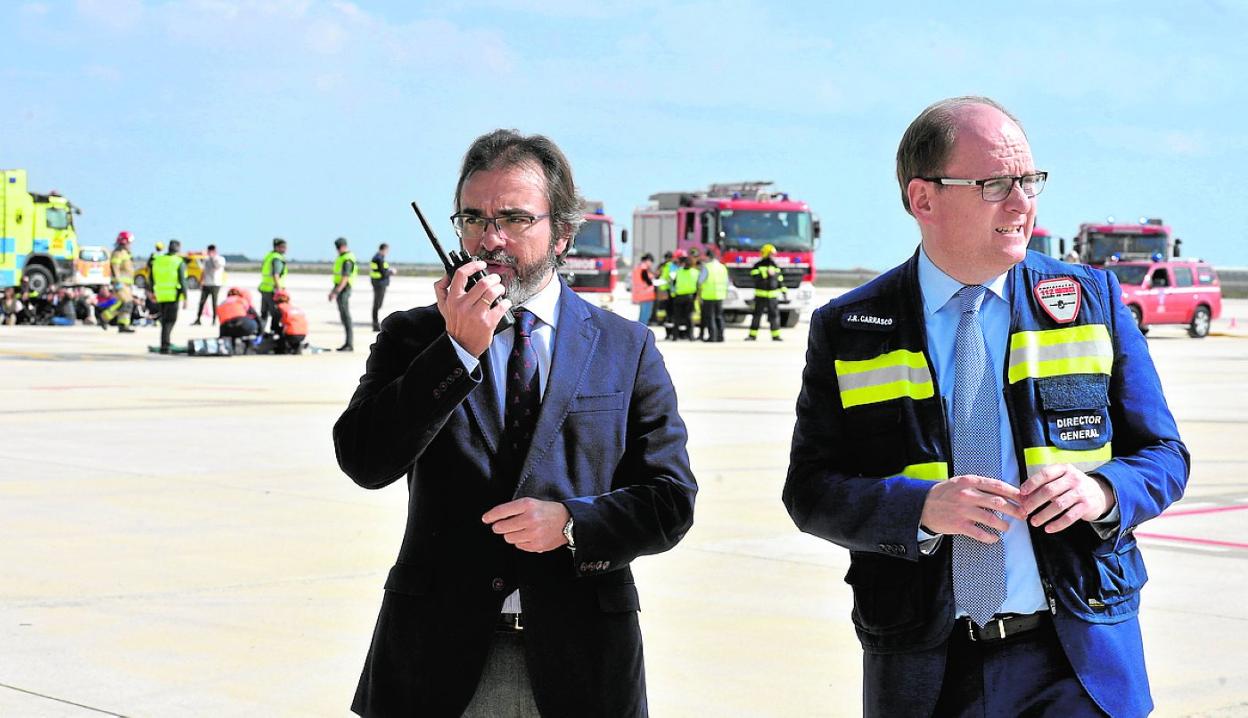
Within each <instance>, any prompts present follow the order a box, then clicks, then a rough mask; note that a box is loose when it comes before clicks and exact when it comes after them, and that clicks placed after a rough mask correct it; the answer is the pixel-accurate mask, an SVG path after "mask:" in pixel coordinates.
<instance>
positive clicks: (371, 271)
mask: <svg viewBox="0 0 1248 718" xmlns="http://www.w3.org/2000/svg"><path fill="white" fill-rule="evenodd" d="M389 276H390V263H389V262H387V261H386V258H385V257H383V256H381V254H375V255H373V258H372V260H371V261H369V263H368V278H369V279H371V280H373V281H374V282H379V281H381V280H383V279H385V278H386V277H389Z"/></svg>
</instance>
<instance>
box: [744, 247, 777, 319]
mask: <svg viewBox="0 0 1248 718" xmlns="http://www.w3.org/2000/svg"><path fill="white" fill-rule="evenodd" d="M775 253H776V248H775V246H774V245H771V244H764V245H763V246H762V249H760V250H759V253H758V254H759V257H760V259H759V260H758V261H757V262H755V263H754V267H753V268H752V269H751V270H750V277H751V278H752V279H753V280H754V318H753V319H752V320H750V333H749V335H748V336H747V337H746V338H745V340H746V341H751V342H752V341H754V340H756V339H758V327H759V325H761V324H762V323H763V313H764V312H766V314H767V321H768V322H769V323H770V324H771V339H772V341H777V342H778V341H780V295H781V294H783V293H784V277H783V275H782V274H781V273H780V267H778V266H776V262H775V260H773V259H772V258H771V255H773V254H775Z"/></svg>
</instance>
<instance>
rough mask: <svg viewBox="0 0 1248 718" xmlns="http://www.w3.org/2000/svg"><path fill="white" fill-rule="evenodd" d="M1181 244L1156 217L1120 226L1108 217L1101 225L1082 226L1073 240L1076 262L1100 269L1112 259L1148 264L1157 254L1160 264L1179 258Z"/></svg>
mask: <svg viewBox="0 0 1248 718" xmlns="http://www.w3.org/2000/svg"><path fill="white" fill-rule="evenodd" d="M1181 244H1183V240H1181V239H1174V235H1173V233H1171V231H1170V227H1169V226H1167V225H1166V224H1165V223H1164V222H1162V221H1161V220H1160V219H1157V218H1156V217H1153V218H1145V217H1141V218H1140V221H1139V223H1138V224H1120V223H1116V222H1114V218H1113V217H1110V218H1109V219H1107V220H1105V222H1104V223H1100V224H1098V223H1095V222H1084V223H1083V224H1081V225H1079V234H1078V235H1077V236H1076V237H1075V251H1076V252H1078V253H1079V261H1080V262H1083V263H1084V264H1090V265H1092V266H1094V267H1102V266H1104V265H1105V264H1106V263H1107V262H1109V261H1110V259H1111V258H1114V257H1116V258H1117V259H1118V260H1120V261H1137V260H1138V261H1151V260H1152V259H1153V257H1155V256H1157V255H1158V254H1160V255H1161V258H1162V259H1163V260H1170V259H1174V258H1176V257H1178V256H1179V247H1180V245H1181Z"/></svg>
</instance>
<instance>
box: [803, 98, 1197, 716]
mask: <svg viewBox="0 0 1248 718" xmlns="http://www.w3.org/2000/svg"><path fill="white" fill-rule="evenodd" d="M1047 177H1048V175H1047V173H1046V172H1043V171H1041V170H1038V169H1037V168H1036V165H1035V163H1034V161H1033V159H1032V155H1031V148H1030V146H1029V144H1028V142H1027V137H1026V135H1025V134H1024V132H1023V130H1022V127H1021V126H1020V124H1019V123H1018V121H1017V120H1016V119H1015V118H1014V117H1013V115H1011V114H1009V113H1008V112H1007V111H1006V110H1005V109H1004V108H1003V107H1001V106H1000V105H998V104H997V103H995V102H993V101H992V100H989V99H987V98H983V97H959V98H952V99H949V100H944V101H941V102H938V103H936V104H934V105H932V106H931V107H929V108H927V109H926V110H924V111H923V112H922V113H921V114H920V115H919V116H918V117H917V118H916V119H915V120H914V122H912V123H911V125H910V127H909V129H907V130H906V133H905V135H904V136H903V138H902V141H901V144H900V147H899V148H898V150H897V178H898V182H899V183H900V186H901V194H902V202H903V205H904V206H905V208H906V211H908V212H909V213H910V214H911V215H912V216H913V217H914V219H915V220H916V221H917V223H918V226H919V233H920V236H921V243H920V246H919V249H918V251H917V252H916V253H915V254H914V256H913V257H912V258H911V259H910V260H909V261H908V262H906V263H905V264H903V265H901V266H899V267H897V268H894V269H892V270H890V271H889V272H886V273H885V274H883V275H881V276H880V277H878V278H876V279H875V280H873V281H872V282H870V283H868V284H867V285H865V286H863V287H860V288H858V289H856V290H854V291H852V292H850V293H848V294H846V295H844V296H842V297H839V298H837V299H836V300H834V301H832V302H830V303H829V304H828V305H827V306H825V307H823V308H821V309H820V310H819V311H817V312H816V313H815V315H814V317H813V318H812V319H811V328H810V343H809V347H808V351H807V363H806V370H805V373H804V374H803V378H802V391H801V395H800V396H799V398H798V403H797V424H796V426H795V429H794V433H793V446H792V454H791V456H790V464H789V474H788V479H787V481H786V484H785V488H784V502H785V505H786V506H787V507H788V510H789V513H790V515H791V516H792V517H793V520H794V522H795V523H796V524H797V525H798V527H800V528H801V529H802V530H803V531H806V532H809V533H811V534H814V535H816V536H819V537H822V538H825V539H827V540H829V541H832V542H834V543H837V544H839V545H841V546H844V547H846V548H848V549H849V551H850V567H849V572H848V573H847V574H846V576H845V580H846V582H848V583H849V584H850V585H851V587H852V588H853V592H854V611H853V621H854V626H855V628H856V630H857V633H858V638H859V641H860V642H861V643H862V646H863V649H864V652H865V656H864V661H863V673H864V690H863V700H864V709H865V710H864V712H865V713H866V714H867V715H869V716H889V717H890V718H892V717H894V716H932V715H938V716H970V715H974V716H985V715H987V716H1016V715H1037V716H1038V715H1045V716H1048V715H1056V716H1062V717H1063V718H1067V717H1070V716H1087V715H1104V714H1109V715H1112V716H1142V715H1146V714H1147V713H1148V712H1149V711H1150V710H1151V708H1152V700H1151V699H1150V697H1149V690H1148V677H1147V675H1146V673H1145V668H1144V655H1143V646H1142V642H1141V637H1140V628H1139V622H1138V618H1137V616H1138V611H1139V605H1140V588H1141V587H1142V586H1143V584H1144V582H1145V581H1146V580H1147V573H1146V572H1145V570H1144V564H1143V560H1142V559H1141V557H1140V552H1139V549H1138V547H1137V546H1136V541H1135V536H1134V530H1135V528H1136V526H1138V525H1139V524H1140V523H1141V522H1143V521H1146V520H1148V519H1150V518H1152V517H1154V516H1157V515H1158V514H1160V513H1161V512H1162V511H1164V510H1165V509H1166V507H1167V506H1169V505H1170V504H1171V503H1172V502H1173V501H1176V500H1178V499H1179V497H1180V496H1181V495H1182V492H1183V489H1184V486H1185V485H1186V482H1187V476H1188V470H1189V464H1188V462H1189V459H1188V453H1187V449H1186V448H1185V447H1184V445H1183V443H1182V441H1181V440H1180V438H1179V433H1178V429H1177V427H1176V426H1175V422H1174V418H1173V416H1172V415H1171V414H1170V411H1169V409H1168V408H1167V406H1166V400H1165V397H1164V396H1163V395H1162V391H1161V385H1160V382H1159V381H1158V377H1157V372H1156V370H1155V369H1154V367H1153V363H1152V360H1151V358H1150V357H1149V355H1148V345H1147V343H1146V342H1145V340H1144V338H1143V336H1142V335H1141V334H1140V332H1139V329H1138V328H1137V327H1136V323H1135V322H1134V321H1133V320H1132V317H1131V314H1130V312H1129V311H1128V310H1127V308H1126V307H1125V306H1123V304H1122V301H1121V289H1120V288H1119V286H1118V282H1117V280H1116V279H1115V278H1114V276H1113V275H1112V274H1107V273H1105V272H1101V271H1099V270H1095V269H1091V268H1088V267H1084V266H1080V265H1069V264H1064V263H1061V262H1058V261H1056V260H1053V259H1050V258H1048V257H1045V256H1043V255H1040V254H1036V253H1034V252H1030V253H1029V252H1028V251H1027V243H1028V240H1029V238H1030V235H1031V230H1032V227H1033V225H1034V222H1035V215H1036V196H1037V195H1039V194H1040V190H1041V189H1043V187H1044V183H1045V181H1046V179H1047Z"/></svg>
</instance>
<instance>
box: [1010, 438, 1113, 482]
mask: <svg viewBox="0 0 1248 718" xmlns="http://www.w3.org/2000/svg"><path fill="white" fill-rule="evenodd" d="M1112 458H1114V453H1113V450H1112V448H1111V444H1108V443H1107V444H1105V445H1104V446H1102V447H1101V448H1099V449H1089V450H1087V451H1071V450H1067V449H1059V448H1057V447H1056V446H1033V447H1031V448H1029V449H1023V462H1024V463H1025V464H1027V476H1031V475H1032V474H1034V473H1036V472H1037V471H1039V470H1040V469H1043V468H1044V467H1046V466H1051V465H1053V464H1071V465H1073V466H1074V467H1075V468H1076V469H1079V470H1080V471H1091V470H1093V469H1095V468H1096V467H1098V466H1100V465H1101V464H1103V463H1105V462H1106V461H1109V460H1110V459H1112Z"/></svg>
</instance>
